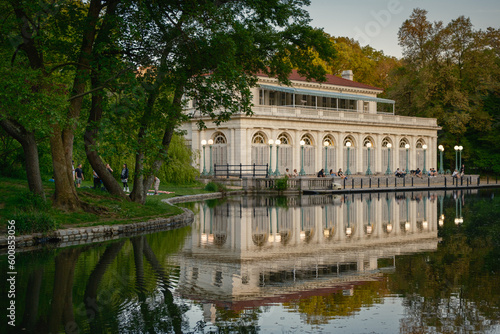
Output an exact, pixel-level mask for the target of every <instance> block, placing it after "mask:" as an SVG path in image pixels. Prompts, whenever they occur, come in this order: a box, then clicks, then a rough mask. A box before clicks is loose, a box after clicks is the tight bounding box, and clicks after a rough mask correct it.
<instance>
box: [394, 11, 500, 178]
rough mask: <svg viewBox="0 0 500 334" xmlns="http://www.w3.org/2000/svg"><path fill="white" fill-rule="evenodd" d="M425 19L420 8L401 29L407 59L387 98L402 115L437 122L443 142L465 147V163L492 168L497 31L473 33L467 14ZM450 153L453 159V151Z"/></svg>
mask: <svg viewBox="0 0 500 334" xmlns="http://www.w3.org/2000/svg"><path fill="white" fill-rule="evenodd" d="M426 15H427V11H425V10H423V9H418V8H417V9H415V10H414V11H413V13H412V15H411V16H410V19H408V20H406V21H405V22H404V23H403V25H402V26H401V28H400V30H399V34H398V36H399V43H400V45H401V46H402V47H403V54H404V58H403V62H402V66H400V67H399V68H397V69H396V70H395V71H393V72H392V75H391V80H392V83H391V87H390V88H389V89H388V95H389V97H391V98H393V99H395V100H396V102H397V106H398V112H399V113H400V114H403V115H410V116H421V117H422V116H423V117H435V118H437V121H438V125H440V126H441V127H442V128H443V131H441V132H440V133H439V136H440V142H441V144H445V145H446V146H448V147H453V146H455V145H458V144H460V145H462V146H464V156H463V157H464V159H468V158H473V159H474V161H475V162H474V163H473V164H474V165H476V167H480V168H481V169H482V170H486V169H490V170H491V167H489V166H491V165H493V166H496V165H498V164H496V163H494V162H495V161H497V160H498V159H500V156H498V154H497V153H496V151H495V149H493V147H494V145H495V144H494V143H493V142H492V141H491V140H490V138H492V137H493V136H494V135H495V134H497V133H498V127H497V125H496V124H497V122H496V121H495V120H496V117H497V116H496V114H497V109H496V105H497V103H496V98H497V96H498V92H499V91H500V90H499V88H500V85H499V83H500V80H499V79H500V61H499V60H500V58H499V53H498V40H499V39H498V31H497V30H495V29H493V28H489V29H487V30H486V31H481V30H474V29H473V25H472V23H471V21H470V19H469V18H466V17H464V16H460V17H458V18H457V19H455V20H452V21H451V22H450V23H448V24H447V25H446V26H444V25H443V23H442V22H435V23H434V24H432V23H430V22H429V21H428V20H427V16H426ZM472 146H474V150H473V149H472ZM445 154H446V157H447V158H449V159H454V152H453V150H446V151H445Z"/></svg>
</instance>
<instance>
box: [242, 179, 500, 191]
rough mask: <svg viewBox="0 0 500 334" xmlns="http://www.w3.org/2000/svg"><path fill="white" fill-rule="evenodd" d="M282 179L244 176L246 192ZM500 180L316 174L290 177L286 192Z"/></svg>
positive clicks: (488, 184) (417, 187)
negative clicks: (343, 176)
mask: <svg viewBox="0 0 500 334" xmlns="http://www.w3.org/2000/svg"><path fill="white" fill-rule="evenodd" d="M278 180H280V179H279V178H265V179H263V178H261V179H259V178H251V179H243V182H242V187H243V190H245V191H250V192H252V191H255V192H259V191H266V190H276V189H277V187H276V185H277V181H278ZM498 185H499V184H498V179H492V180H490V179H487V180H481V179H480V176H479V175H464V177H462V178H460V179H454V178H452V177H451V176H450V175H439V176H435V177H428V176H424V177H422V178H420V177H415V176H408V175H407V176H406V177H403V178H400V177H395V176H392V175H391V176H386V175H372V176H365V175H350V176H349V177H348V178H347V179H341V178H330V177H325V178H317V177H312V176H309V177H308V176H306V177H297V178H290V179H288V180H287V187H286V191H288V192H300V193H330V192H340V193H342V192H346V191H347V192H350V191H356V192H369V191H373V192H375V191H394V190H422V189H448V188H459V189H463V188H482V187H495V186H498Z"/></svg>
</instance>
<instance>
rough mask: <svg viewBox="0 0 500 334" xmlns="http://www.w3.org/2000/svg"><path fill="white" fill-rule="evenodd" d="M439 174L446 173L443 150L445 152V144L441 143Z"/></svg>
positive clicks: (439, 147)
mask: <svg viewBox="0 0 500 334" xmlns="http://www.w3.org/2000/svg"><path fill="white" fill-rule="evenodd" d="M438 149H439V174H444V169H443V152H444V146H443V145H439V146H438Z"/></svg>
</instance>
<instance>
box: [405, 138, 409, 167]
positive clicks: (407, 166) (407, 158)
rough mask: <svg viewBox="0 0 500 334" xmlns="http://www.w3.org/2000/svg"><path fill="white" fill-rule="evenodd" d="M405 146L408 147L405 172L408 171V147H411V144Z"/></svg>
mask: <svg viewBox="0 0 500 334" xmlns="http://www.w3.org/2000/svg"><path fill="white" fill-rule="evenodd" d="M405 148H406V170H405V172H406V173H408V149H409V148H410V144H406V145H405Z"/></svg>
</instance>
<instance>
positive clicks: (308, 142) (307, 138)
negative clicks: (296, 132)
mask: <svg viewBox="0 0 500 334" xmlns="http://www.w3.org/2000/svg"><path fill="white" fill-rule="evenodd" d="M301 140H303V141H304V142H305V143H306V144H305V146H312V145H313V140H312V138H311V136H310V135H309V134H305V135H303V136H302V139H301Z"/></svg>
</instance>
